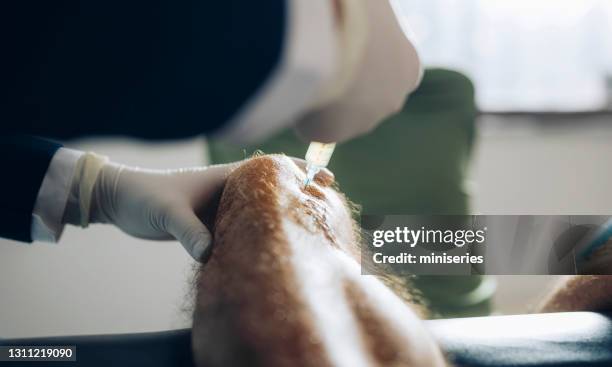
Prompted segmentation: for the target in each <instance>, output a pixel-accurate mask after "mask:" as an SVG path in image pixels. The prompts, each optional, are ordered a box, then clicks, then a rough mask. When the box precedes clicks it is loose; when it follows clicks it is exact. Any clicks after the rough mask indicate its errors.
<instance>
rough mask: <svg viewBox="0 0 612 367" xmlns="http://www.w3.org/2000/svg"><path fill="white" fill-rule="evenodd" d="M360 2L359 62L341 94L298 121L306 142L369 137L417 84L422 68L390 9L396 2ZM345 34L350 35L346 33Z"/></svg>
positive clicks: (367, 0) (402, 102)
mask: <svg viewBox="0 0 612 367" xmlns="http://www.w3.org/2000/svg"><path fill="white" fill-rule="evenodd" d="M355 1H356V0H350V1H345V2H344V6H351V4H352V6H355V5H356V4H357V2H355ZM360 1H361V4H362V6H364V7H365V12H363V13H364V14H366V15H367V19H366V20H367V21H366V23H367V32H366V34H365V37H366V42H365V48H364V50H363V52H362V55H361V59H360V62H359V63H358V64H357V66H356V68H355V70H354V71H353V73H352V74H353V75H352V79H351V81H350V82H349V84H348V85H347V87H346V90H345V92H344V93H343V94H341V95H340V96H339V97H338V98H336V99H335V100H333V101H332V102H330V103H328V104H326V105H324V106H323V107H321V108H318V109H315V110H314V111H312V112H310V113H308V114H307V115H306V116H304V118H303V119H301V120H300V121H299V122H298V124H297V126H296V128H297V132H298V134H299V135H300V136H301V137H302V138H303V139H305V140H308V141H319V142H323V143H330V142H342V141H345V140H348V139H351V138H354V137H356V136H359V135H362V134H364V133H366V132H369V131H370V130H372V129H373V128H375V127H376V126H377V125H378V124H379V123H381V122H382V121H383V120H384V119H385V118H387V117H388V116H390V115H392V114H394V113H396V112H399V110H400V109H401V108H402V106H403V105H404V102H405V99H406V97H407V95H408V93H410V92H412V91H413V90H414V89H416V87H417V86H418V84H419V83H420V80H421V77H422V69H421V63H420V60H419V57H418V54H417V51H416V49H415V47H414V45H413V43H412V42H411V41H410V40H409V38H408V33H409V30H408V29H407V27H406V26H405V25H402V24H400V21H399V18H398V17H397V16H396V14H395V11H394V9H393V7H392V6H391V5H392V4H391V3H393V2H394V1H393V0H360ZM393 5H394V7H396V5H395V4H393ZM345 31H347V32H349V33H348V36H350V35H351V33H350V32H351V30H350V29H348V30H345ZM355 33H356V32H355Z"/></svg>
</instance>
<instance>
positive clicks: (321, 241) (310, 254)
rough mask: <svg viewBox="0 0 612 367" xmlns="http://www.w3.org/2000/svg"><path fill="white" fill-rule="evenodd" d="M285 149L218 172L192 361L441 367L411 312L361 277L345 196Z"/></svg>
mask: <svg viewBox="0 0 612 367" xmlns="http://www.w3.org/2000/svg"><path fill="white" fill-rule="evenodd" d="M303 181H304V172H303V170H302V169H300V168H298V167H297V166H296V165H295V163H294V162H293V161H292V160H290V159H288V158H286V157H283V156H264V157H259V158H254V159H251V160H249V161H248V162H246V163H245V164H243V165H241V166H240V167H239V168H238V169H236V171H234V172H233V173H232V174H231V175H230V177H229V178H228V181H227V184H226V186H225V189H224V192H223V196H222V198H221V202H220V205H219V210H218V213H217V216H216V221H215V227H214V234H215V236H214V238H215V244H214V249H213V252H212V254H211V257H210V259H209V261H208V262H207V264H206V265H203V266H202V269H201V271H200V273H199V276H198V279H197V296H196V308H195V312H194V325H193V350H194V356H195V361H196V364H197V365H199V366H226V365H232V366H240V365H245V366H246V365H248V366H253V365H262V366H332V365H333V366H351V367H352V366H444V365H445V362H444V359H443V357H442V354H441V352H440V350H439V349H438V347H437V346H436V344H435V343H434V341H433V340H432V338H431V337H430V335H429V334H428V332H427V331H426V330H425V329H424V327H423V325H422V323H421V321H420V320H419V318H418V317H417V315H416V313H415V312H414V311H413V310H412V309H411V308H410V307H409V306H408V305H406V304H405V303H404V302H403V301H402V300H401V299H400V298H399V297H397V296H396V295H395V294H394V293H393V292H391V291H390V290H389V289H388V288H387V287H386V286H385V285H383V284H382V283H381V282H380V281H379V280H378V279H376V278H375V277H372V276H362V275H361V273H360V267H359V263H358V257H357V256H356V254H357V252H356V246H357V239H356V236H355V234H354V227H353V226H354V224H353V221H352V219H351V215H350V213H349V211H348V210H347V206H346V203H345V201H344V199H343V198H342V197H341V196H340V195H339V194H338V193H337V192H336V191H335V190H334V189H332V188H331V187H330V184H331V180H329V179H327V180H326V179H322V178H321V177H318V178H317V180H316V182H315V183H314V184H312V186H310V187H308V188H307V189H304V186H303Z"/></svg>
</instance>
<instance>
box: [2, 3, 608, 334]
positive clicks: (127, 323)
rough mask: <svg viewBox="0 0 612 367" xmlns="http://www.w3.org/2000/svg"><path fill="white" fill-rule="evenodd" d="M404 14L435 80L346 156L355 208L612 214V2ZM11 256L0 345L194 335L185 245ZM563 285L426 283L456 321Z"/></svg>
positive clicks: (518, 309) (165, 163) (118, 244)
mask: <svg viewBox="0 0 612 367" xmlns="http://www.w3.org/2000/svg"><path fill="white" fill-rule="evenodd" d="M399 2H400V4H401V6H402V9H403V16H404V17H405V18H406V20H407V21H408V22H409V23H410V24H411V26H412V28H413V30H414V32H415V35H416V39H417V42H418V46H419V49H420V51H421V54H422V56H423V58H424V61H425V63H426V65H427V66H428V71H427V73H426V75H425V79H424V81H423V85H422V86H421V88H419V90H418V91H417V92H416V93H415V94H414V95H413V96H412V97H411V98H410V99H409V100H408V102H407V103H406V106H405V108H404V110H403V111H402V112H401V113H400V114H398V116H395V117H393V118H391V119H389V121H387V122H386V123H385V124H383V125H382V126H381V127H380V128H379V129H377V131H375V132H374V133H373V134H372V135H371V136H368V137H366V138H363V139H358V140H356V141H354V142H351V143H348V144H346V145H344V146H340V147H339V148H338V150H337V153H336V154H335V156H334V158H333V162H332V169H333V170H334V172H336V175H337V177H338V179H339V181H340V186H341V188H342V189H343V190H344V191H346V192H347V193H348V194H349V196H350V197H351V199H353V200H354V201H357V202H359V203H361V204H362V205H363V206H364V210H365V211H370V212H379V213H380V212H383V213H385V214H390V213H392V212H395V213H400V210H401V212H403V213H406V214H421V213H438V214H445V213H449V214H450V213H478V214H600V215H607V214H610V208H612V194H611V193H610V187H612V172H611V170H610V169H608V168H609V167H610V157H612V144H610V141H611V139H612V39H611V38H612V3H610V2H609V1H605V0H601V1H597V0H538V1H526V0H400V1H399ZM67 145H68V147H73V148H76V149H83V150H93V151H96V152H98V153H101V154H106V155H109V156H110V157H111V159H113V160H115V161H120V162H123V163H126V164H131V165H140V166H143V167H152V168H172V167H181V166H186V165H199V164H205V163H208V162H221V161H227V160H233V159H240V158H242V157H244V155H245V154H248V152H250V151H252V150H253V149H256V148H262V149H263V150H264V151H265V152H278V151H282V152H286V153H288V154H295V155H303V154H304V153H305V151H306V144H304V143H301V142H299V141H297V140H295V139H294V138H293V136H292V135H291V133H290V132H284V133H282V134H280V135H279V136H277V137H274V138H272V139H270V140H269V141H267V142H265V143H263V144H260V145H258V146H253V147H244V149H242V147H241V148H236V147H228V146H226V145H224V144H222V143H220V142H215V141H209V142H205V141H204V139H203V138H201V139H200V138H198V139H193V140H190V141H183V142H176V143H170V144H145V143H142V142H135V141H133V140H112V141H111V140H88V141H78V142H77V141H74V142H68V143H67ZM365 146H367V147H369V148H368V149H362V147H365ZM360 152H361V153H360ZM365 153H367V154H365ZM360 154H361V155H360ZM409 169H412V171H410V172H417V175H415V177H409V176H407V172H408V170H409ZM394 205H395V206H394ZM398 208H399V209H398ZM0 253H1V254H2V255H1V256H0V310H2V312H0V337H25V336H44V335H67V334H98V333H121V332H139V331H154V330H164V329H171V328H179V327H186V326H189V324H190V315H189V312H188V308H189V305H190V297H189V290H190V281H191V276H192V272H193V266H194V264H193V262H192V260H191V258H190V257H189V256H188V255H187V254H186V253H185V252H184V250H183V249H182V247H181V246H180V245H178V244H174V243H154V242H148V241H144V240H136V239H133V238H131V237H128V236H127V235H124V234H122V233H121V232H119V231H118V230H116V229H113V228H109V227H106V226H93V227H92V228H90V229H88V230H86V231H84V230H81V229H78V228H74V227H69V228H67V229H66V231H65V233H64V237H63V238H62V241H61V242H60V243H59V244H56V245H49V244H40V243H35V244H32V245H24V244H18V243H15V242H10V241H6V240H0ZM555 280H556V277H554V276H504V277H490V278H470V279H462V280H458V279H455V280H449V279H424V280H422V281H420V283H419V281H417V284H418V285H419V286H420V287H422V288H423V289H424V290H425V292H426V293H427V294H428V296H429V298H430V302H432V303H433V304H434V306H435V307H436V308H437V311H438V312H439V314H440V315H441V316H455V315H474V314H487V313H525V312H528V311H529V309H530V308H531V307H533V306H534V305H535V304H537V302H538V300H539V297H540V296H541V295H542V294H543V293H544V292H545V291H546V289H548V288H549V287H550V286H551V285H552V284H553V283H554V282H555Z"/></svg>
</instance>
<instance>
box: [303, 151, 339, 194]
mask: <svg viewBox="0 0 612 367" xmlns="http://www.w3.org/2000/svg"><path fill="white" fill-rule="evenodd" d="M335 148H336V143H328V144H325V143H319V142H316V141H313V142H311V143H310V145H309V146H308V151H306V163H307V164H306V181H305V182H304V186H308V185H309V184H310V183H311V182H312V180H313V179H314V177H315V176H316V175H317V173H319V171H320V170H321V169H322V168H325V167H327V164H328V163H329V160H330V159H331V156H332V154H333V153H334V149H335Z"/></svg>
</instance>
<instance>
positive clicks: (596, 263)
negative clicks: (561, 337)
mask: <svg viewBox="0 0 612 367" xmlns="http://www.w3.org/2000/svg"><path fill="white" fill-rule="evenodd" d="M579 270H580V272H581V273H582V274H598V275H577V276H567V277H563V278H562V280H561V282H559V284H557V286H556V287H555V288H554V289H553V292H552V293H551V294H550V295H549V296H548V297H547V298H546V299H545V301H544V302H543V304H542V306H541V307H540V308H541V312H564V311H611V310H612V275H605V274H612V242H608V243H607V244H605V245H604V246H603V247H602V248H600V249H599V250H597V251H596V252H595V253H593V255H592V256H591V257H590V258H589V259H588V260H587V261H586V262H585V263H583V264H580V266H579Z"/></svg>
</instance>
